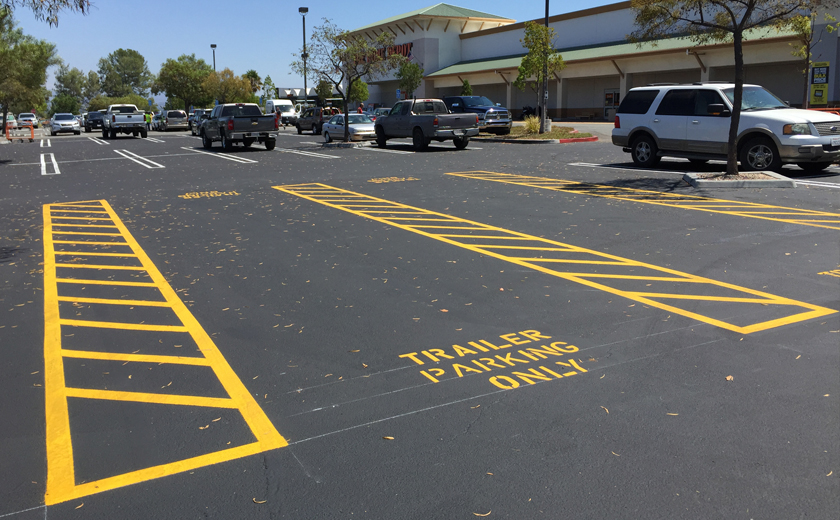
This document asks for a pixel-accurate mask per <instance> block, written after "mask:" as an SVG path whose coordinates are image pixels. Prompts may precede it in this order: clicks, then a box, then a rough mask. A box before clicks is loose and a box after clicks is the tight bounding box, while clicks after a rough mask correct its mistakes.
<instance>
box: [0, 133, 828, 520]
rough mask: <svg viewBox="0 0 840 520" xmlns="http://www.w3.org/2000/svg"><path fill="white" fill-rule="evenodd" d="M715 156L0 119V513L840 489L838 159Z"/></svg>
mask: <svg viewBox="0 0 840 520" xmlns="http://www.w3.org/2000/svg"><path fill="white" fill-rule="evenodd" d="M582 130H584V129H582ZM584 131H585V130H584ZM692 168H695V167H694V166H692V165H690V164H689V163H688V162H687V161H680V160H668V159H665V160H663V161H662V162H661V163H660V165H659V167H658V168H656V169H652V170H640V169H637V168H634V167H633V166H632V162H631V161H630V158H629V155H627V154H624V153H622V152H621V151H620V149H618V147H615V146H613V145H611V144H610V143H609V141H608V140H607V139H602V140H601V141H600V142H593V143H576V144H572V145H538V146H528V145H521V144H505V143H489V142H479V141H476V140H473V141H472V142H471V143H470V145H469V147H468V148H467V149H466V150H463V151H457V150H455V149H454V147H453V146H452V144H451V143H439V144H433V145H432V146H431V147H430V148H429V150H428V151H426V152H421V153H415V152H414V151H413V150H412V148H411V146H410V142H409V141H408V140H402V141H393V142H389V145H388V147H387V148H385V149H384V150H381V149H377V148H375V147H363V148H349V149H343V148H323V147H322V146H321V138H320V136H312V135H308V134H304V135H297V133H296V132H295V131H294V130H293V129H286V130H284V131H283V132H282V135H281V136H279V137H278V141H277V147H276V149H275V150H273V151H266V150H265V149H264V148H263V147H262V146H258V145H254V146H253V147H252V148H251V149H248V150H244V149H240V148H236V149H235V150H234V151H233V152H231V153H227V154H225V153H221V149H220V148H219V147H218V146H217V147H215V148H213V149H212V150H210V151H209V152H208V151H206V150H204V149H203V148H201V141H200V140H199V139H198V138H196V137H191V136H189V134H188V133H185V132H171V133H160V132H152V133H150V135H149V139H137V138H131V137H120V138H117V139H114V140H103V139H102V138H101V135H100V134H98V133H92V134H85V133H82V135H81V136H73V135H62V136H53V137H43V136H38V139H37V140H36V141H35V142H34V143H15V144H10V145H3V146H0V172H2V175H3V177H4V189H3V190H2V192H0V222H2V233H0V279H2V281H3V284H2V286H0V304H2V306H0V312H2V319H0V345H2V346H3V348H2V349H0V388H2V390H3V391H4V394H5V396H6V397H5V398H4V399H3V400H2V404H0V416H2V417H3V420H2V421H0V438H2V441H3V442H0V518H9V519H10V520H29V519H36V518H37V519H40V518H51V519H71V518H85V519H99V518H102V519H112V518H122V519H138V520H139V519H148V518H198V517H207V518H224V519H229V518H249V519H250V518H255V519H262V518H296V519H297V518H312V519H314V518H324V519H335V518H372V519H391V518H416V519H430V518H441V519H443V518H446V519H453V518H476V517H487V518H507V519H524V518H547V519H556V518H593V519H595V518H599V519H600V518H622V519H625V518H626V519H639V518H651V519H653V518H661V519H674V518H687V519H694V518H723V517H729V518H756V519H759V518H761V519H771V518H780V519H781V518H784V519H788V518H833V517H834V516H835V515H836V511H837V510H838V508H840V498H838V497H840V493H838V491H840V486H839V485H838V482H840V481H838V475H839V474H840V466H838V463H840V458H838V448H840V442H838V435H837V431H838V426H840V406H838V396H840V377H839V376H840V353H839V352H838V348H837V347H838V337H840V313H838V311H840V290H838V288H839V287H838V286H840V265H839V264H840V242H838V233H840V208H838V200H840V199H839V198H838V195H840V168H838V167H833V168H830V169H829V170H827V171H826V172H825V173H824V174H823V175H820V176H818V177H804V176H802V175H800V174H801V172H800V171H799V170H798V169H797V168H796V167H789V168H788V169H787V170H786V172H787V174H789V175H791V176H794V177H796V180H797V184H798V185H797V187H796V188H793V189H740V190H737V189H717V190H697V189H694V188H692V187H691V186H689V185H688V184H686V183H684V182H683V181H682V180H681V176H682V173H684V172H685V171H693V170H692ZM702 168H703V169H704V170H708V171H716V170H723V169H724V165H723V164H716V163H712V164H708V165H705V166H703V167H702ZM832 511H834V513H832Z"/></svg>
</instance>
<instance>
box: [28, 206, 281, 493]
mask: <svg viewBox="0 0 840 520" xmlns="http://www.w3.org/2000/svg"><path fill="white" fill-rule="evenodd" d="M74 207H78V208H94V209H95V210H98V211H93V212H85V213H95V214H105V215H108V218H100V217H96V218H93V217H91V218H86V217H73V219H74V220H78V221H80V224H79V225H85V224H82V222H83V221H88V223H87V225H91V224H90V222H89V221H103V220H104V221H108V222H109V227H110V226H113V227H114V228H116V229H117V230H118V231H119V233H118V234H116V235H115V236H120V237H122V238H123V240H124V241H125V242H121V243H119V245H121V246H125V247H129V248H130V249H131V253H102V252H94V251H91V252H87V253H85V252H78V251H63V250H61V249H60V247H59V248H58V249H57V245H58V246H60V245H61V244H65V243H78V242H68V241H60V240H55V238H54V237H55V236H61V235H66V234H67V233H66V232H64V231H61V229H55V227H54V226H55V225H56V224H57V223H55V222H54V220H55V219H59V218H65V217H60V216H55V215H54V213H64V212H67V211H68V209H69V208H74ZM71 211H72V210H71ZM74 225H76V224H61V226H62V228H63V227H72V226H74ZM82 243H85V244H90V245H94V244H97V243H94V242H82ZM101 245H114V244H113V243H104V244H101ZM62 255H71V256H79V257H85V256H110V257H123V258H125V259H126V261H130V262H132V263H135V265H136V262H138V261H139V262H140V264H141V265H142V267H141V268H140V269H139V270H142V271H145V273H146V274H147V275H148V277H149V278H150V279H151V280H152V283H138V282H111V281H105V280H75V279H65V278H59V277H58V276H57V274H56V271H57V269H59V267H61V268H67V267H71V266H70V265H66V264H59V263H58V262H57V261H56V257H57V256H62ZM72 267H73V268H88V269H98V270H101V271H107V270H109V269H113V270H114V271H115V272H116V271H119V270H125V269H130V270H138V269H137V268H136V267H128V266H119V265H114V266H108V265H98V264H88V265H85V264H81V263H80V264H72ZM68 283H69V284H79V283H84V284H99V285H123V286H133V287H155V288H157V289H158V291H159V295H158V296H159V297H160V298H158V299H157V300H112V299H106V298H82V297H74V296H64V295H59V287H60V286H61V285H63V284H68ZM59 302H75V303H92V304H100V305H120V306H126V305H136V306H138V307H167V308H169V309H171V310H172V312H173V313H174V314H175V316H176V317H177V319H178V321H179V322H180V325H163V324H145V323H115V322H100V321H88V320H71V319H63V318H62V317H61V314H60V309H59ZM44 327H45V330H44V365H45V371H44V382H45V390H46V423H47V425H46V426H47V427H46V435H47V489H46V494H45V496H44V502H45V504H46V505H52V504H57V503H60V502H65V501H67V500H72V499H76V498H79V497H83V496H86V495H91V494H94V493H100V492H102V491H108V490H112V489H115V488H119V487H123V486H128V485H131V484H136V483H138V482H143V481H146V480H150V479H154V478H160V477H165V476H168V475H173V474H175V473H180V472H183V471H188V470H192V469H195V468H198V467H201V466H207V465H211V464H217V463H220V462H226V461H230V460H234V459H237V458H241V457H246V456H249V455H254V454H257V453H261V452H264V451H268V450H273V449H276V448H282V447H284V446H286V445H288V443H287V442H286V440H285V439H284V438H283V437H282V436H281V435H280V434H279V433H278V432H277V430H276V429H275V428H274V425H272V424H271V421H269V419H268V417H266V415H265V413H264V412H263V410H262V409H261V408H260V407H259V405H258V404H257V402H256V401H255V400H254V398H253V397H252V396H251V394H250V392H249V391H248V389H247V388H246V387H245V385H244V384H242V382H241V381H240V380H239V378H238V377H237V376H236V373H235V372H234V371H233V369H232V368H231V367H230V365H228V363H227V361H225V359H224V357H223V356H222V353H221V352H219V349H218V348H217V347H216V345H215V344H214V343H213V340H212V339H211V338H210V336H209V335H208V334H207V332H205V331H204V329H203V328H202V327H201V325H200V324H199V323H198V321H197V320H196V319H195V317H194V316H193V315H192V313H190V311H189V310H188V309H187V307H186V305H184V303H183V302H182V301H181V299H180V298H179V297H178V295H177V294H176V293H175V291H174V290H173V289H172V287H171V286H170V285H169V283H168V282H167V281H166V279H165V278H164V277H163V275H162V274H161V273H160V271H158V269H157V268H156V267H155V265H154V263H152V261H151V259H150V258H149V257H148V255H146V253H145V252H144V251H143V249H142V248H141V247H140V245H139V244H138V243H137V241H136V240H135V239H134V237H133V236H132V235H131V233H130V232H129V231H128V229H127V228H126V227H125V225H124V224H123V222H122V221H121V220H120V219H119V217H118V216H117V214H116V213H115V212H114V210H113V209H112V208H111V206H110V205H109V204H108V203H107V202H106V201H104V200H100V201H83V202H80V203H63V204H47V205H45V206H44ZM62 327H93V328H102V329H123V330H154V331H173V332H178V333H183V334H189V335H190V337H191V338H192V340H193V341H194V342H195V343H196V345H197V346H198V349H199V351H200V352H201V356H200V357H184V356H161V355H144V354H124V353H118V352H89V351H79V350H70V349H63V348H62ZM65 358H76V359H100V360H113V361H125V362H147V363H164V364H173V365H195V366H206V367H208V368H209V369H211V370H212V371H213V373H214V374H215V376H216V377H217V379H218V380H219V382H220V383H221V385H222V387H223V388H224V390H225V392H226V393H227V396H228V397H226V398H215V397H212V398H211V397H202V396H192V395H171V394H158V393H143V392H117V391H110V390H95V389H85V388H69V387H67V386H66V381H65V375H64V359H65ZM70 397H73V398H77V399H91V400H110V401H126V402H136V403H156V404H163V405H178V406H199V407H212V408H227V409H235V410H238V411H239V412H240V414H241V415H242V418H243V419H244V420H245V422H246V423H247V425H248V427H249V429H250V430H251V432H252V433H253V435H254V437H255V438H256V439H257V440H256V442H252V443H249V444H246V445H244V446H237V447H234V448H230V449H225V450H221V451H214V452H212V453H207V454H205V455H200V456H197V457H192V458H189V459H185V460H180V461H175V462H172V463H168V464H161V465H158V466H153V467H149V468H143V469H139V470H136V471H132V472H129V473H124V474H121V475H115V476H111V477H107V478H103V479H100V480H96V481H92V482H84V483H81V484H77V483H76V476H75V470H74V459H73V444H72V432H71V428H70V417H69V412H68V398H70Z"/></svg>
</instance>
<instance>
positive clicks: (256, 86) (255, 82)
mask: <svg viewBox="0 0 840 520" xmlns="http://www.w3.org/2000/svg"><path fill="white" fill-rule="evenodd" d="M242 77H243V78H245V79H247V80H248V81H249V82H250V83H251V92H253V93H254V94H256V93H257V92H259V91H260V88H262V79H261V78H260V75H259V74H257V71H255V70H254V69H251V70H248V71H246V72H245V74H243V75H242Z"/></svg>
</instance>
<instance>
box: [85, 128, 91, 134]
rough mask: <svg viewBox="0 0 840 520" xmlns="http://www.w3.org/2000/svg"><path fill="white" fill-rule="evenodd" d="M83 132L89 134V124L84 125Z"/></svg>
mask: <svg viewBox="0 0 840 520" xmlns="http://www.w3.org/2000/svg"><path fill="white" fill-rule="evenodd" d="M85 133H86V134H89V133H90V127H89V126H86V127H85Z"/></svg>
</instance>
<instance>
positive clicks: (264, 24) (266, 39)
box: [15, 0, 614, 101]
mask: <svg viewBox="0 0 840 520" xmlns="http://www.w3.org/2000/svg"><path fill="white" fill-rule="evenodd" d="M93 3H94V4H95V5H94V7H93V9H92V10H91V12H90V14H88V15H87V16H81V15H78V14H70V13H66V12H65V13H62V14H61V16H60V18H59V25H58V27H49V26H48V25H47V24H46V23H44V22H39V21H36V20H35V18H34V17H33V16H32V13H31V11H29V10H28V9H25V8H18V9H17V10H16V12H15V18H16V19H17V21H18V24H19V25H20V27H21V28H23V30H24V31H25V32H26V33H27V34H31V35H32V36H35V37H36V38H40V39H44V40H47V41H50V42H52V43H55V44H56V46H57V49H58V54H59V56H61V58H62V59H63V60H64V62H65V63H67V64H68V65H69V66H71V67H77V68H79V69H81V70H82V71H85V72H86V71H88V70H96V69H97V63H98V61H99V59H100V58H103V57H105V56H107V55H108V54H109V53H111V52H113V51H115V50H116V49H118V48H124V49H134V50H136V51H138V52H139V53H140V54H142V55H143V56H144V57H145V58H146V61H147V62H148V65H149V70H151V72H152V73H153V74H156V73H157V72H158V71H159V70H160V66H161V64H162V63H163V62H164V61H166V59H168V58H177V57H178V56H180V55H181V54H193V53H195V55H196V56H197V57H199V58H203V59H204V60H205V61H206V62H207V63H210V64H212V62H213V53H212V50H211V49H210V44H211V43H215V44H217V45H218V47H217V48H216V68H217V69H219V70H221V69H224V68H225V67H229V68H230V69H232V70H233V71H234V73H236V74H242V73H244V72H245V71H247V70H249V69H254V70H256V71H257V72H258V73H259V74H260V76H261V77H263V78H264V77H265V76H266V75H270V76H271V79H272V81H274V84H275V85H277V86H278V87H284V88H290V87H296V88H299V87H303V79H302V78H300V77H299V76H297V75H295V74H293V73H292V72H291V68H290V67H289V63H290V62H291V61H292V56H291V54H292V53H293V52H299V50H300V48H301V44H302V40H303V36H302V22H301V16H300V15H299V14H298V7H302V6H306V7H309V14H308V15H307V16H306V29H307V36H309V35H310V34H311V32H310V31H311V29H312V27H313V26H315V25H318V24H320V23H321V21H322V18H324V17H326V18H329V19H331V20H332V21H333V22H334V23H335V24H336V25H338V26H339V27H341V28H342V29H348V30H352V29H355V28H357V27H362V26H364V25H367V24H369V23H372V22H375V21H377V20H381V19H385V18H389V17H391V16H396V15H398V14H401V13H405V12H409V11H413V10H416V9H421V8H423V7H428V6H431V5H434V4H435V3H437V2H435V1H434V0H430V1H428V2H422V1H415V2H412V3H405V2H394V1H383V0H368V1H363V2H350V1H347V0H344V1H332V0H320V1H318V2H313V1H310V0H298V1H297V2H294V3H292V2H288V1H285V0H282V1H278V0H261V1H254V0H234V1H231V0H145V1H142V0H93ZM447 3H451V4H453V5H458V6H460V7H466V8H468V9H475V10H477V11H483V12H486V13H491V14H495V15H498V16H504V17H506V18H512V19H515V20H516V21H518V22H522V21H525V20H532V19H535V18H541V17H543V16H544V14H545V3H544V2H541V1H539V0H530V1H524V2H523V1H520V2H513V3H511V2H510V1H509V0H453V1H450V2H447ZM610 3H614V2H611V1H607V0H579V1H577V2H561V1H558V0H554V1H553V2H551V8H550V14H552V15H556V14H562V13H568V12H572V11H578V10H581V9H586V8H589V7H595V6H599V5H606V4H610ZM47 87H48V88H50V87H52V74H51V75H50V79H49V80H48V84H47ZM159 98H160V101H162V100H163V99H164V98H163V96H159Z"/></svg>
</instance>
